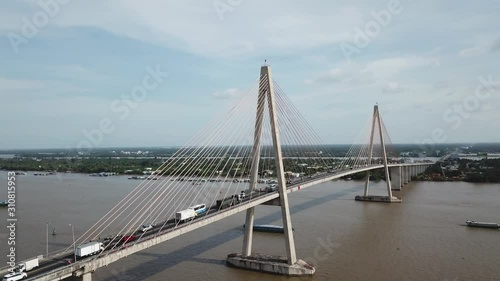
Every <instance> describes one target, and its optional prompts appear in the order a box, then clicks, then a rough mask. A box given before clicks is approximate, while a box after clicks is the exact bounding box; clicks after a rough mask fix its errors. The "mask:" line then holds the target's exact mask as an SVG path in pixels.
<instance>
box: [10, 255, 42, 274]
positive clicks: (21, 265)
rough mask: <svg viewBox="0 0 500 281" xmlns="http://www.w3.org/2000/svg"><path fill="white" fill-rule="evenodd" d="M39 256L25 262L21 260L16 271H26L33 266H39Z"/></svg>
mask: <svg viewBox="0 0 500 281" xmlns="http://www.w3.org/2000/svg"><path fill="white" fill-rule="evenodd" d="M38 265H39V264H38V258H34V259H29V260H25V261H23V262H20V263H19V264H18V265H17V266H16V268H15V271H17V272H25V271H30V270H32V269H33V268H36V267H38Z"/></svg>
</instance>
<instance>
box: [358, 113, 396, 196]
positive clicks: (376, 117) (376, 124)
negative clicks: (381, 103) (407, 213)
mask: <svg viewBox="0 0 500 281" xmlns="http://www.w3.org/2000/svg"><path fill="white" fill-rule="evenodd" d="M375 128H378V135H379V137H380V146H381V148H382V159H383V162H384V167H383V169H384V172H385V181H386V183H387V196H377V195H368V191H369V187H370V170H368V171H366V179H365V191H364V194H363V195H358V196H356V197H355V200H356V201H372V202H387V203H400V202H401V199H399V198H397V197H395V196H392V187H391V177H390V174H389V165H388V162H387V150H386V147H385V140H384V133H383V129H382V121H381V118H380V111H379V109H378V105H375V106H374V108H373V117H372V125H371V132H370V144H369V152H368V163H367V164H368V165H372V159H373V142H374V138H375Z"/></svg>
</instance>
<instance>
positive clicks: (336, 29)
mask: <svg viewBox="0 0 500 281" xmlns="http://www.w3.org/2000/svg"><path fill="white" fill-rule="evenodd" d="M29 3H31V4H32V5H31V6H29V7H30V9H26V10H34V11H36V10H40V9H41V8H40V7H38V9H37V8H36V7H33V6H34V5H35V4H34V3H36V2H35V1H31V2H29ZM322 6H323V9H318V7H317V6H316V5H311V4H309V3H302V2H289V1H285V0H277V1H273V2H271V3H269V2H267V1H264V0H260V1H259V0H257V1H244V2H243V3H242V4H241V5H238V6H235V7H234V8H233V9H232V10H231V11H227V12H226V13H225V15H224V20H221V19H220V18H219V16H218V14H217V12H216V10H215V9H214V7H213V3H212V1H205V2H200V1H197V0H185V1H173V0H170V1H168V0H167V1H166V0H150V1H146V2H137V1H133V0H109V1H106V2H102V1H98V0H89V1H85V2H81V1H71V2H70V3H68V4H67V5H64V6H61V7H60V12H59V13H58V14H57V16H56V17H54V18H51V19H50V26H51V27H59V28H68V27H92V28H98V29H101V30H106V31H108V32H111V33H113V34H116V35H119V36H124V37H128V38H133V39H136V40H139V41H142V42H148V43H153V44H160V45H164V46H168V47H172V48H176V49H179V50H182V51H186V52H190V53H194V54H197V55H202V56H208V57H228V56H229V57H230V56H238V55H241V54H247V55H248V54H255V53H256V52H257V51H259V52H260V51H261V50H266V51H265V52H266V53H267V54H270V53H277V52H278V51H280V50H283V49H288V50H303V49H308V48H314V47H318V46H324V45H328V44H333V43H336V42H340V41H342V40H344V39H345V38H346V36H347V34H346V32H345V29H346V28H347V27H352V26H355V25H357V24H359V23H360V22H361V12H360V11H359V10H358V9H357V8H356V7H351V6H345V5H341V4H337V3H330V2H323V3H322ZM262 7H266V9H263V8H262ZM277 11H280V12H279V13H278V12H277ZM10 12H12V11H10ZM8 14H9V13H7V12H0V18H1V17H3V16H4V15H8ZM22 16H27V17H28V18H29V17H31V16H32V13H31V14H30V13H25V14H22V13H19V14H16V15H15V16H12V17H13V18H15V17H19V18H21V17H22ZM9 26H12V25H9ZM16 29H17V30H11V31H16V32H18V33H19V32H20V29H21V26H19V27H17V28H16Z"/></svg>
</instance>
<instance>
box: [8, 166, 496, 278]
mask: <svg viewBox="0 0 500 281" xmlns="http://www.w3.org/2000/svg"><path fill="white" fill-rule="evenodd" d="M6 183H7V174H6V173H5V172H0V186H1V190H0V200H2V199H6V196H7V190H6ZM138 183H139V181H133V180H128V179H127V178H126V177H123V176H117V177H106V178H101V177H89V176H88V175H80V174H61V175H58V176H45V177H43V176H42V177H39V176H33V173H28V175H26V176H18V182H17V200H18V205H17V214H18V215H17V217H18V220H19V221H18V229H17V236H16V242H17V257H18V260H22V259H23V258H28V257H32V256H36V255H38V254H44V253H45V251H46V229H47V228H46V227H47V224H46V222H47V221H50V223H49V224H48V226H49V234H50V233H51V232H52V230H53V229H54V228H55V230H56V232H57V235H55V236H52V235H49V251H50V252H53V251H56V250H60V249H63V248H66V247H68V246H69V245H70V244H71V241H72V235H71V227H70V226H69V224H73V225H74V227H75V236H77V237H79V235H81V234H83V233H84V232H85V230H86V229H88V228H89V227H90V226H92V225H93V224H94V223H95V222H96V221H97V220H99V218H101V217H102V216H103V215H104V214H105V213H106V212H107V211H108V210H109V209H110V208H111V207H113V206H114V205H115V204H116V203H118V202H119V201H120V200H121V199H122V198H123V197H124V196H125V195H126V194H127V193H128V192H130V191H131V190H132V189H133V188H134V187H136V186H137V185H138ZM371 186H372V190H373V192H374V193H380V194H382V193H383V191H384V188H385V183H384V182H379V183H372V185H371ZM362 189H363V183H362V182H357V181H332V182H328V183H324V184H321V185H318V186H315V187H311V188H308V189H305V190H302V191H299V192H295V193H292V194H290V196H289V198H290V205H291V213H292V223H293V227H294V228H295V231H294V236H295V243H296V248H297V256H298V257H299V258H301V259H305V260H307V261H309V262H311V263H314V264H315V265H316V275H315V276H314V277H312V278H301V279H298V278H285V277H282V276H275V275H268V274H263V273H256V272H250V271H242V270H239V269H234V268H229V267H226V265H225V258H226V256H227V254H229V253H233V252H239V251H241V247H242V239H243V228H242V225H243V223H244V216H245V215H244V213H239V214H236V215H234V216H231V217H229V218H227V219H224V220H222V221H219V222H216V223H213V224H210V225H208V226H205V227H203V228H201V229H199V230H197V231H194V232H191V233H188V234H185V235H182V236H180V237H177V238H175V239H173V240H170V241H167V242H165V243H163V244H160V245H158V246H156V247H153V248H151V249H149V250H147V251H144V252H140V253H137V254H135V255H132V256H129V257H127V258H125V259H122V260H121V261H119V262H117V263H114V264H112V265H110V266H108V267H106V268H101V269H99V270H98V271H96V272H95V273H94V275H93V280H105V281H127V280H192V281H195V280H200V281H209V280H248V281H257V280H259V281H260V280H271V281H273V280H343V281H346V280H370V281H378V280H380V281H382V280H383V281H387V280H436V281H437V280H440V281H444V280H485V281H491V280H500V230H490V229H474V228H469V227H466V226H464V222H465V220H467V219H471V220H477V221H492V222H500V185H499V184H470V183H461V182H413V183H410V184H409V185H407V186H405V187H404V190H403V191H402V192H395V195H396V196H398V197H401V198H402V199H403V203H402V204H384V203H369V202H364V203H362V202H355V201H354V200H353V198H354V196H355V195H356V194H360V193H361V192H362ZM6 216H7V209H5V208H0V219H1V220H2V221H4V223H3V224H4V225H6V224H7V222H6V219H7V218H6ZM256 216H257V222H256V223H262V224H281V219H280V218H281V217H280V213H279V209H278V208H277V207H272V206H259V207H257V209H256ZM6 249H7V229H6V227H2V228H0V254H1V255H0V263H1V265H0V267H3V266H5V265H6V262H7V257H6V255H7V251H6ZM254 252H259V253H267V254H277V255H284V254H285V245H284V242H283V235H280V234H265V233H255V235H254Z"/></svg>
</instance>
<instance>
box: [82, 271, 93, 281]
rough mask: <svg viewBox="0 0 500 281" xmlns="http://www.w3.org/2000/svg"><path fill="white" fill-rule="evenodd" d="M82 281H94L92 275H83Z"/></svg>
mask: <svg viewBox="0 0 500 281" xmlns="http://www.w3.org/2000/svg"><path fill="white" fill-rule="evenodd" d="M81 279H82V281H92V273H90V272H89V273H85V274H83V275H82V278H81Z"/></svg>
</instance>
